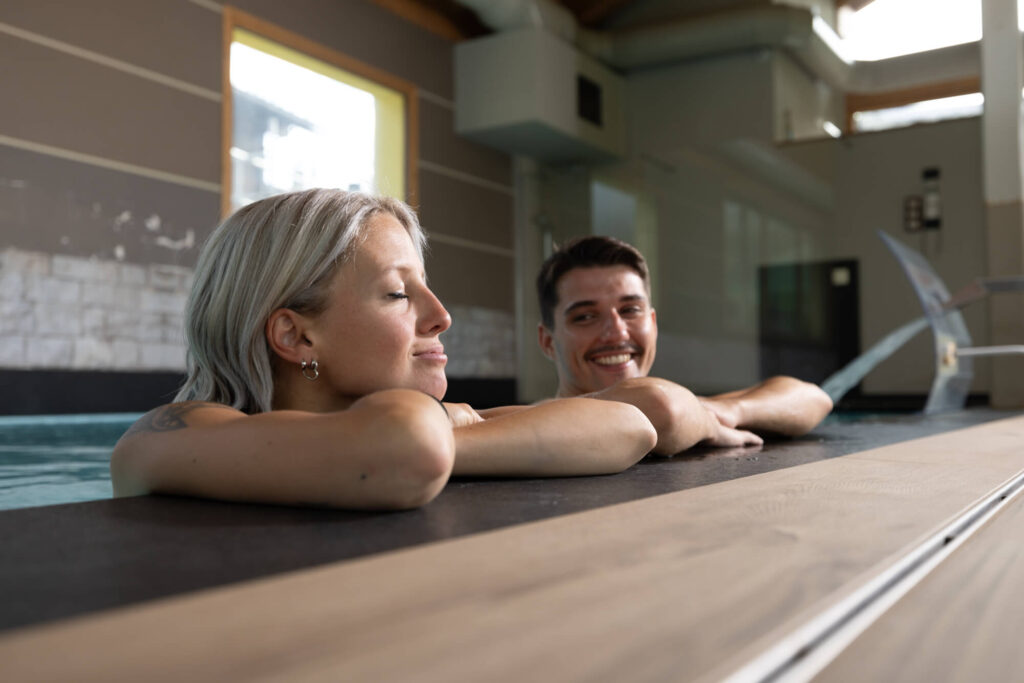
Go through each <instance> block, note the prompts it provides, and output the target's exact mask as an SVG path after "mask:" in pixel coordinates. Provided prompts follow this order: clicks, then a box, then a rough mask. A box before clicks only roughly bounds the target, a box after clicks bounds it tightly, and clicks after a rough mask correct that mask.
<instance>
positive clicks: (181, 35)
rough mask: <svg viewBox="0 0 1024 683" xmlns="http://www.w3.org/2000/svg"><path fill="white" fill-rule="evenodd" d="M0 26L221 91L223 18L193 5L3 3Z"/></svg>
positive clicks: (156, 1)
mask: <svg viewBox="0 0 1024 683" xmlns="http://www.w3.org/2000/svg"><path fill="white" fill-rule="evenodd" d="M0 22H3V23H5V24H10V25H11V26H14V27H16V28H19V29H23V30H25V31H31V32H32V33H38V34H40V35H42V36H45V37H47V38H50V39H52V40H57V41H61V42H64V43H68V44H69V45H72V46H74V47H77V48H82V49H85V50H90V51H92V52H97V53H99V54H101V55H103V56H105V57H111V58H113V59H119V60H122V61H124V62H128V63H129V64H132V65H135V66H138V67H142V68H144V69H151V70H153V71H156V72H158V73H160V74H163V75H166V76H171V77H172V78H177V79H180V80H182V81H185V82H186V83H191V84H192V85H198V86H201V87H204V88H209V89H210V90H214V91H218V92H219V91H220V53H221V50H220V30H221V29H220V14H219V13H218V12H212V11H210V10H208V9H204V8H203V7H200V6H199V5H196V4H195V3H192V2H189V1H188V0H145V2H139V0H92V1H91V2H81V0H45V1H44V2H40V1H39V0H4V1H3V2H0Z"/></svg>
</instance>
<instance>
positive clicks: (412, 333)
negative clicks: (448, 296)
mask: <svg viewBox="0 0 1024 683" xmlns="http://www.w3.org/2000/svg"><path fill="white" fill-rule="evenodd" d="M364 237H365V239H363V241H362V243H361V244H359V246H358V247H356V249H355V251H354V253H353V256H352V259H351V260H350V261H349V262H348V263H346V264H344V265H342V266H341V268H340V269H339V271H338V274H337V275H336V276H335V278H334V282H333V283H332V284H331V289H330V294H329V299H328V305H327V308H326V309H325V310H324V312H323V313H321V314H320V316H318V317H317V319H316V320H315V322H314V324H313V326H312V328H311V330H310V332H309V333H308V336H309V337H310V339H311V340H312V341H313V342H314V348H315V349H316V358H317V361H318V363H319V366H320V378H321V380H327V381H328V382H330V385H331V387H332V389H333V390H334V391H335V392H336V393H337V394H338V398H339V399H341V401H342V402H351V401H354V400H356V399H358V398H360V397H362V396H365V395H367V394H370V393H372V392H374V391H380V390H383V389H418V390H419V391H423V392H425V393H428V394H430V395H431V396H434V397H436V398H442V397H443V396H444V394H445V391H446V390H447V388H448V380H447V378H446V377H445V374H444V368H445V365H446V364H447V362H448V356H446V355H445V353H444V346H443V345H442V344H441V341H440V339H439V336H440V335H441V333H442V332H444V331H445V330H447V329H448V328H449V327H450V326H451V322H452V321H451V317H450V316H449V315H448V311H446V310H445V309H444V306H442V305H441V302H440V301H439V300H438V299H437V297H436V296H434V293H433V292H432V291H430V288H429V287H427V283H426V280H425V273H424V271H423V262H422V261H421V260H420V258H419V256H418V255H417V253H416V249H415V248H414V246H413V242H412V238H411V237H409V233H408V232H406V230H405V228H404V227H402V224H401V223H399V222H398V220H397V219H395V217H394V216H392V215H391V214H388V213H380V214H377V215H376V216H374V217H373V218H372V219H371V220H370V223H369V224H368V225H367V226H366V231H365V233H364Z"/></svg>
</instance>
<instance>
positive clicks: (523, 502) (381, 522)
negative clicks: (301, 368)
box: [0, 409, 1020, 629]
mask: <svg viewBox="0 0 1024 683" xmlns="http://www.w3.org/2000/svg"><path fill="white" fill-rule="evenodd" d="M1019 414H1020V413H1019V412H1007V411H995V410H990V409H969V410H965V411H961V412H958V413H952V414H949V415H943V416H934V417H928V418H926V417H924V416H921V415H908V414H888V415H858V416H854V417H850V416H845V415H843V414H836V415H833V416H830V418H829V419H828V420H826V422H825V423H823V424H822V425H821V426H819V427H818V428H817V429H816V430H814V432H812V433H811V434H809V435H807V436H805V437H803V438H800V439H793V440H780V441H773V442H769V443H768V444H767V445H766V446H765V447H764V448H762V449H760V450H755V449H731V450H709V449H699V450H694V451H691V452H688V453H686V454H684V455H680V456H676V457H674V458H657V457H648V458H645V459H644V460H643V461H641V462H640V463H638V464H637V465H636V466H634V467H632V468H630V469H629V470H627V471H626V472H623V473H621V474H617V475H612V476H603V477H579V478H562V479H518V480H494V479H455V480H453V481H452V482H450V483H449V484H448V486H447V487H446V488H445V490H444V491H443V492H442V493H441V495H439V496H438V497H437V498H436V499H435V500H434V501H433V502H432V503H430V504H429V505H427V506H425V507H423V508H421V509H419V510H413V511H408V512H395V513H376V512H343V511H328V510H309V509H302V508H287V507H275V506H265V505H241V504H230V503H217V502H211V501H204V500H196V499H188V498H174V497H164V496H144V497H139V498H126V499H118V500H102V501H92V502H86V503H72V504H66V505H53V506H47V507H37V508H23V509H15V510H6V511H2V512H0V538H3V539H4V543H3V548H4V549H3V551H2V552H0V594H2V595H4V596H5V597H4V600H3V603H2V606H0V628H3V629H9V628H15V627H21V626H27V625H31V624H40V623H43V622H47V621H51V620H54V619H60V618H66V617H72V616H78V615H83V614H87V613H90V612H94V611H97V610H104V609H110V608H115V607H123V606H127V605H132V604H135V603H138V602H142V601H146V600H154V599H158V598H166V597H170V596H174V595H179V594H182V593H186V592H190V591H195V590H200V589H206V588H214V587H218V586H223V585H226V584H231V583H236V582H239V581H245V580H249V579H256V578H260V577H266V576H271V575H274V574H278V573H281V572H287V571H293V570H297V569H304V568H308V567H314V566H317V565H322V564H326V563H330V562H337V561H340V560H347V559H353V558H358V557H363V556H366V555H372V554H376V553H381V552H386V551H389V550H395V549H399V548H406V547H411V546H415V545H420V544H424V543H430V542H435V541H440V540H444V539H449V538H456V537H459V536H465V535H467V534H472V533H480V532H485V531H490V530H493V529H499V528H502V527H507V526H511V525H514V524H522V523H526V522H531V521H536V520H540V519H546V518H549V517H555V516H559V515H565V514H570V513H574V512H581V511H584V510H590V509H594V508H598V507H604V506H608V505H614V504H617V503H623V502H627V501H631V500H637V499H641V498H647V497H650V496H656V495H659V494H663V493H671V492H674V491H679V490H682V489H687V488H692V487H695V486H702V485H706V484H711V483H715V482H720V481H726V480H729V479H736V478H739V477H744V476H750V475H753V474H758V473H761V472H768V471H772V470H776V469H781V468H784V467H793V466H795V465H801V464H804V463H809V462H814V461H818V460H825V459H828V458H834V457H839V456H842V455H846V454H848V453H854V452H859V451H864V450H868V449H871V448H877V447H880V446H886V445H889V444H892V443H897V442H900V441H906V440H909V439H913V438H919V437H923V436H929V435H932V434H937V433H942V432H945V431H950V430H953V429H959V428H963V427H968V426H972V425H976V424H982V423H984V422H989V421H991V420H995V419H1000V418H1006V417H1012V416H1015V415H1019Z"/></svg>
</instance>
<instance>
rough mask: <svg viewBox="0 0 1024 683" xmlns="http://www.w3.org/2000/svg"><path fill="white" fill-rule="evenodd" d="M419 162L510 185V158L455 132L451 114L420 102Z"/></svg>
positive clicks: (433, 105)
mask: <svg viewBox="0 0 1024 683" xmlns="http://www.w3.org/2000/svg"><path fill="white" fill-rule="evenodd" d="M420 159H421V160H423V161H427V162H431V163H435V164H441V165H442V166H447V167H448V168H451V169H453V170H456V171H459V172H461V173H468V174H469V175H471V176H476V177H478V178H481V179H482V180H488V181H490V182H493V183H500V184H502V185H507V186H509V187H511V185H512V159H511V158H510V157H509V156H508V155H507V154H504V153H502V152H498V151H496V150H493V149H490V148H488V147H485V146H483V145H478V144H476V143H473V142H470V141H469V140H467V139H465V138H463V137H461V136H459V135H458V134H456V133H455V112H453V111H452V110H451V109H449V108H447V107H443V106H440V105H437V104H434V103H432V102H429V101H424V102H423V103H422V106H420Z"/></svg>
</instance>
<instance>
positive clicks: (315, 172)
mask: <svg viewBox="0 0 1024 683" xmlns="http://www.w3.org/2000/svg"><path fill="white" fill-rule="evenodd" d="M230 78H231V93H232V119H233V126H232V134H231V149H230V159H231V170H232V173H231V208H232V210H233V209H235V208H238V207H239V206H243V205H245V204H247V203H249V202H252V201H254V200H256V199H259V198H261V197H267V196H270V195H273V194H278V193H281V192H288V191H292V190H300V189H305V188H310V187H340V188H343V189H353V190H355V189H358V190H367V191H372V192H380V193H383V194H387V195H390V196H393V197H397V198H400V199H404V198H405V191H406V188H405V162H406V160H405V96H404V94H403V93H401V92H399V91H396V90H393V89H391V88H388V87H385V86H383V85H381V84H379V83H377V82H375V81H372V80H370V79H367V78H364V77H362V76H359V75H357V74H354V73H351V72H349V71H346V70H344V69H341V68H339V67H337V66H334V65H332V64H329V63H327V62H323V61H320V60H318V59H314V58H312V57H310V56H308V55H306V54H303V53H302V52H299V51H298V50H294V49H291V48H289V47H286V46H284V45H281V44H279V43H276V42H274V41H271V40H268V39H266V38H264V37H262V36H259V35H257V34H255V33H252V32H249V31H246V30H243V29H237V28H236V29H234V31H233V32H232V43H231V53H230Z"/></svg>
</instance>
